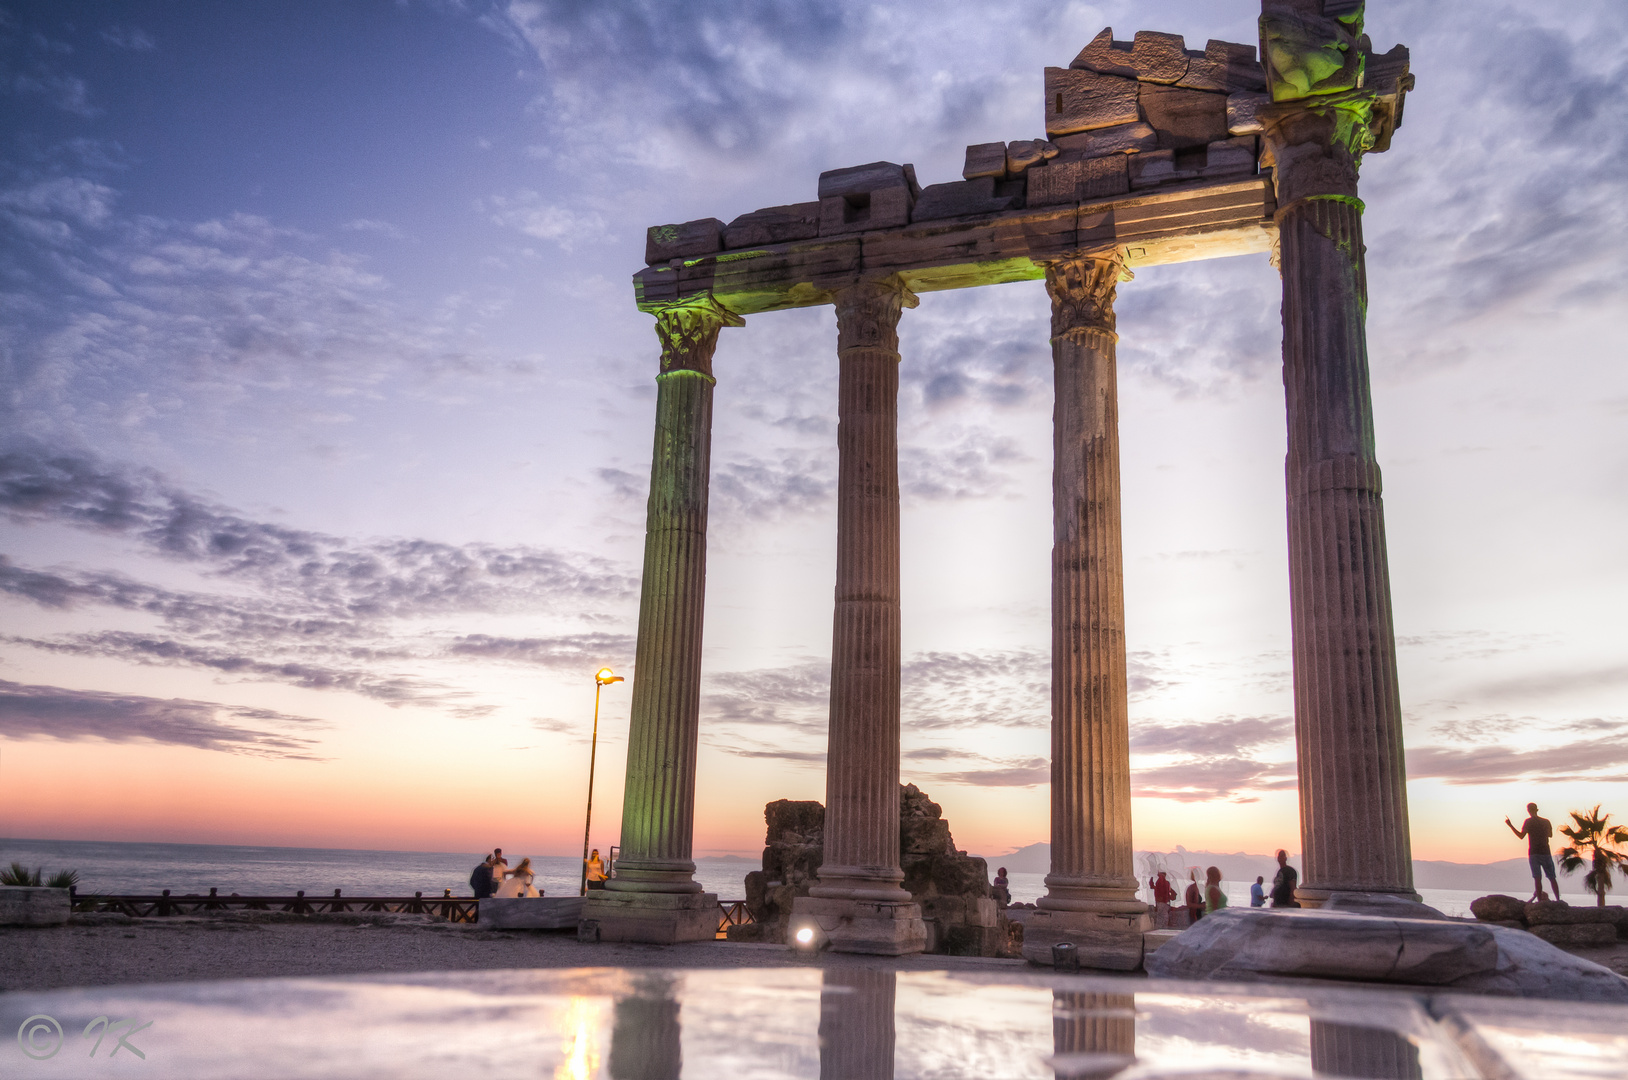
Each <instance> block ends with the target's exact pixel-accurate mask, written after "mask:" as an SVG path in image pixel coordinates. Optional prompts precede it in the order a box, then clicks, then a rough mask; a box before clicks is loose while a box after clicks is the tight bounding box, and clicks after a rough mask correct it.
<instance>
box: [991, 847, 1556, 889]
mask: <svg viewBox="0 0 1628 1080" xmlns="http://www.w3.org/2000/svg"><path fill="white" fill-rule="evenodd" d="M983 858H984V859H986V860H987V861H988V862H989V868H990V871H991V872H992V873H993V871H994V869H995V868H996V867H998V866H1004V867H1006V869H1007V870H1009V871H1011V872H1012V873H1014V874H1045V873H1049V872H1050V871H1051V845H1050V844H1046V843H1040V844H1029V845H1028V846H1027V847H1020V848H1018V849H1017V850H1016V851H1011V852H1008V853H1007V854H1005V855H985V856H983ZM1155 859H1156V860H1158V861H1157V862H1154V861H1153V860H1155ZM1289 864H1290V865H1291V866H1293V867H1295V868H1296V869H1297V870H1298V869H1299V868H1300V856H1298V855H1294V856H1291V857H1290V859H1289ZM1194 866H1196V867H1198V868H1199V876H1200V877H1201V878H1202V877H1203V872H1204V869H1205V868H1206V867H1211V866H1218V867H1220V868H1221V876H1222V877H1223V878H1224V879H1226V880H1227V881H1254V880H1255V878H1256V877H1257V876H1259V877H1264V878H1265V879H1266V880H1267V881H1271V880H1272V875H1273V874H1275V873H1277V858H1276V857H1275V856H1273V855H1252V854H1249V853H1247V852H1242V851H1234V852H1230V853H1223V852H1217V851H1188V850H1187V849H1186V848H1184V847H1182V846H1181V845H1179V844H1178V845H1177V846H1176V850H1175V851H1151V852H1150V851H1138V852H1137V853H1136V869H1137V872H1138V873H1139V874H1140V873H1141V872H1143V871H1144V870H1155V871H1156V870H1159V869H1163V870H1165V871H1166V872H1167V873H1170V874H1171V875H1172V876H1174V877H1178V878H1186V876H1187V869H1188V868H1189V867H1194ZM1561 876H1562V877H1568V876H1569V875H1565V874H1562V875H1561ZM1413 885H1414V888H1417V889H1466V890H1474V891H1476V892H1501V893H1508V894H1509V895H1511V896H1520V897H1524V896H1527V895H1529V894H1530V893H1531V891H1532V877H1531V874H1530V873H1529V872H1528V870H1527V866H1526V860H1525V859H1504V860H1502V861H1501V862H1494V863H1454V862H1440V861H1437V860H1431V859H1415V860H1413Z"/></svg>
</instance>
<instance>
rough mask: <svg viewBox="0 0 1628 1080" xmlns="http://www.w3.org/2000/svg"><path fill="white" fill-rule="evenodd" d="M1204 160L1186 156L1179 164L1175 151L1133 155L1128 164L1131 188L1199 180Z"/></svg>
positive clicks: (1156, 151)
mask: <svg viewBox="0 0 1628 1080" xmlns="http://www.w3.org/2000/svg"><path fill="white" fill-rule="evenodd" d="M1203 160H1204V159H1203V158H1202V157H1200V156H1197V155H1193V154H1186V155H1183V159H1182V160H1181V161H1179V162H1178V161H1177V160H1176V152H1175V151H1174V150H1154V151H1151V152H1149V153H1143V154H1133V155H1131V158H1130V161H1129V164H1128V168H1129V170H1130V172H1129V179H1130V186H1131V187H1133V188H1146V187H1153V186H1155V185H1157V184H1168V183H1172V182H1174V181H1177V180H1197V179H1198V170H1199V168H1200V166H1201V165H1202V163H1203Z"/></svg>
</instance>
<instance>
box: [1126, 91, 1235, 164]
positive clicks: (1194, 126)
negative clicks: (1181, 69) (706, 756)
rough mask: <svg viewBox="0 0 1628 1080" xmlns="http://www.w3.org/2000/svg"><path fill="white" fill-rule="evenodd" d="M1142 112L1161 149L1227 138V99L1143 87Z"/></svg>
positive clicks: (1209, 94)
mask: <svg viewBox="0 0 1628 1080" xmlns="http://www.w3.org/2000/svg"><path fill="white" fill-rule="evenodd" d="M1141 103H1142V113H1143V115H1144V116H1146V118H1147V122H1148V123H1150V124H1152V125H1153V127H1154V129H1155V130H1156V131H1157V132H1158V133H1159V148H1160V149H1161V150H1181V149H1184V148H1186V147H1189V146H1204V145H1206V144H1208V143H1213V142H1218V141H1220V140H1221V139H1225V138H1226V137H1227V98H1226V96H1225V95H1223V94H1217V93H1212V92H1210V91H1208V90H1187V89H1184V88H1182V87H1179V86H1143V87H1142V91H1141Z"/></svg>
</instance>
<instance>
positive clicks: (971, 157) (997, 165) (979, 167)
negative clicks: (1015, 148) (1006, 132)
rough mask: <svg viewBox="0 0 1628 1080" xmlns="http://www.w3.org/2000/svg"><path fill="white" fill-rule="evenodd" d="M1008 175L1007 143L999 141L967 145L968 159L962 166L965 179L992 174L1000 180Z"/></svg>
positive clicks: (962, 176)
mask: <svg viewBox="0 0 1628 1080" xmlns="http://www.w3.org/2000/svg"><path fill="white" fill-rule="evenodd" d="M1005 175H1006V144H1005V143H998V142H990V143H975V144H974V145H972V146H969V147H967V161H966V164H965V165H963V166H961V178H962V179H963V180H976V179H978V178H979V177H980V176H992V177H994V178H995V179H997V180H999V179H1000V178H1001V177H1004V176H1005Z"/></svg>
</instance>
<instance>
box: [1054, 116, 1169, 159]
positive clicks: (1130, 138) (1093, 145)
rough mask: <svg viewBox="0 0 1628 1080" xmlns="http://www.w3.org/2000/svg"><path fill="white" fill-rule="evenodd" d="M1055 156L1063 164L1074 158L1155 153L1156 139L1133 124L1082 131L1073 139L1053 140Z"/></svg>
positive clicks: (1148, 130)
mask: <svg viewBox="0 0 1628 1080" xmlns="http://www.w3.org/2000/svg"><path fill="white" fill-rule="evenodd" d="M1056 146H1057V148H1058V149H1059V150H1060V151H1062V153H1061V154H1060V155H1059V157H1061V158H1062V159H1063V160H1065V161H1072V160H1076V159H1078V158H1093V157H1102V156H1104V155H1106V154H1135V153H1139V152H1141V151H1143V150H1156V149H1158V147H1159V137H1158V135H1157V134H1156V133H1155V132H1154V130H1153V128H1151V127H1149V126H1148V125H1147V124H1144V123H1142V122H1141V121H1137V122H1136V123H1134V124H1120V125H1119V126H1118V127H1111V128H1098V129H1097V130H1096V131H1082V132H1080V133H1078V134H1076V135H1059V136H1058V137H1057V140H1056Z"/></svg>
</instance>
